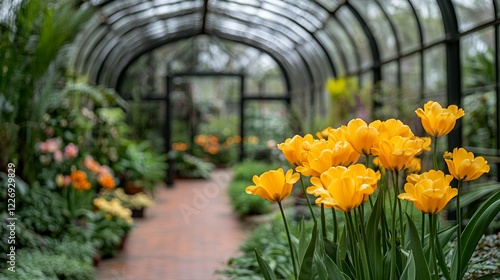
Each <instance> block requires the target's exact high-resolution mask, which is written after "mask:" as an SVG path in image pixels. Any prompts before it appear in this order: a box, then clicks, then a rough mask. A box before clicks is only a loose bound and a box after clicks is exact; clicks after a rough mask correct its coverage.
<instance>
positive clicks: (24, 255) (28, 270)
mask: <svg viewBox="0 0 500 280" xmlns="http://www.w3.org/2000/svg"><path fill="white" fill-rule="evenodd" d="M17 253H18V255H17V258H18V259H17V262H16V264H17V267H16V272H15V273H11V274H10V275H9V278H8V279H23V280H24V279H51V280H52V279H53V280H57V279H74V280H92V279H94V277H95V275H94V274H95V270H94V267H93V266H92V264H90V263H86V262H83V261H81V260H78V259H75V258H72V257H70V255H66V254H58V253H55V252H42V251H40V250H37V249H21V250H19V251H18V252H17Z"/></svg>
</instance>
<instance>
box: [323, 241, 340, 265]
mask: <svg viewBox="0 0 500 280" xmlns="http://www.w3.org/2000/svg"><path fill="white" fill-rule="evenodd" d="M323 244H324V246H325V254H326V255H327V256H328V257H330V258H331V259H332V260H333V261H334V262H336V261H337V255H338V249H339V245H338V244H335V243H333V241H331V240H329V239H327V238H324V239H323Z"/></svg>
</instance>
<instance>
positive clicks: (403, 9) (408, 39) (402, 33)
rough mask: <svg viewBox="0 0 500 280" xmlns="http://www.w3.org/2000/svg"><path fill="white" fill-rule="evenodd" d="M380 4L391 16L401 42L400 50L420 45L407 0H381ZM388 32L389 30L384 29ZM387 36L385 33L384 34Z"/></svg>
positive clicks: (415, 22)
mask: <svg viewBox="0 0 500 280" xmlns="http://www.w3.org/2000/svg"><path fill="white" fill-rule="evenodd" d="M432 1H434V0H432ZM380 4H381V5H382V6H383V8H384V10H385V11H386V12H387V13H388V14H389V16H390V17H391V20H392V22H393V23H394V26H395V27H396V32H397V33H398V39H399V42H400V44H401V51H402V52H405V51H409V50H412V49H415V48H416V47H418V46H419V45H420V38H419V37H418V26H417V21H416V19H415V16H414V14H413V12H412V10H411V6H410V4H408V1H407V0H392V1H389V0H382V1H380ZM385 32H389V31H385ZM386 36H387V35H386Z"/></svg>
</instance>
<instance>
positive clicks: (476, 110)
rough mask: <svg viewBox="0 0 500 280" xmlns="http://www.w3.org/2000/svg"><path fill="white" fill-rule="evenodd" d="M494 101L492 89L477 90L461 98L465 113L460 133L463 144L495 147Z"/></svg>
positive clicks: (495, 122) (494, 95)
mask: <svg viewBox="0 0 500 280" xmlns="http://www.w3.org/2000/svg"><path fill="white" fill-rule="evenodd" d="M496 103H497V99H496V93H495V91H494V90H488V91H484V92H481V91H477V92H476V93H474V94H471V95H468V96H465V97H464V98H463V101H462V108H463V109H464V111H465V115H464V117H463V122H462V125H463V130H462V133H463V141H464V145H465V146H471V147H480V148H489V149H496V148H497V143H496V142H497V140H496V131H497V129H498V123H497V121H496Z"/></svg>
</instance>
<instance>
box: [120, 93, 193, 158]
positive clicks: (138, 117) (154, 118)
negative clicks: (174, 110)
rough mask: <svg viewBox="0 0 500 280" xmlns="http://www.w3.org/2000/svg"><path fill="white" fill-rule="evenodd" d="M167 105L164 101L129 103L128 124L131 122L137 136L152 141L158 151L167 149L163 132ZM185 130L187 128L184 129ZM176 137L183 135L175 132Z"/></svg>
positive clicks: (161, 151)
mask: <svg viewBox="0 0 500 280" xmlns="http://www.w3.org/2000/svg"><path fill="white" fill-rule="evenodd" d="M166 112H167V107H166V103H165V102H163V101H160V102H158V101H154V102H153V101H134V102H130V103H129V108H128V111H127V124H129V125H130V126H131V127H132V128H133V131H134V132H135V133H137V135H136V137H139V138H141V139H142V138H145V139H148V140H149V141H151V143H152V144H153V145H152V147H154V148H155V150H156V151H157V152H158V153H163V152H165V151H166V147H165V139H164V137H163V132H164V130H165V121H166V118H167V114H166ZM184 131H185V130H184ZM174 135H175V136H174V138H175V137H178V136H179V137H181V135H180V134H179V135H178V136H177V135H176V134H174Z"/></svg>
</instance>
